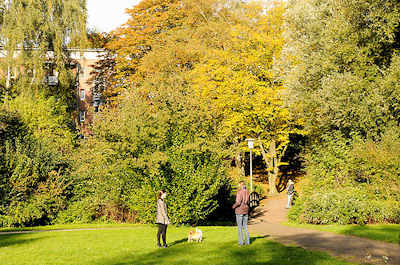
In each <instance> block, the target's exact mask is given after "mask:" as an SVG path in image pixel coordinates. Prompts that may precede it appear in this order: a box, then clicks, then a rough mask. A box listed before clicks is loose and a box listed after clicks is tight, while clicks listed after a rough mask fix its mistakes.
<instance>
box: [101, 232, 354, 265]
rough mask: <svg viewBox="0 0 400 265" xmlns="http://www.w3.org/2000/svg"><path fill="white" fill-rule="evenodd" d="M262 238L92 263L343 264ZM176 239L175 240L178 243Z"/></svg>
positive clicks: (175, 247)
mask: <svg viewBox="0 0 400 265" xmlns="http://www.w3.org/2000/svg"><path fill="white" fill-rule="evenodd" d="M265 237H266V236H263V237H252V238H251V242H252V243H251V244H250V245H249V246H241V247H239V246H238V245H237V242H236V241H232V242H229V243H223V244H219V243H216V242H210V243H207V242H203V243H200V244H196V243H195V244H193V243H177V244H173V245H171V246H170V247H168V248H166V249H156V250H154V251H151V252H148V253H146V254H142V255H140V254H139V255H135V254H134V253H132V254H131V255H128V256H124V257H113V258H108V259H102V260H97V261H94V262H93V264H104V265H106V264H107V265H122V264H154V265H155V264H185V265H186V264H213V265H216V264H232V265H235V264H254V265H259V264H260V265H261V264H264V265H265V264H267V265H268V264H270V265H302V264H308V265H322V264H326V265H328V264H329V265H336V264H337V265H343V264H347V263H346V262H343V261H338V260H335V259H333V258H332V257H330V256H329V255H327V254H324V253H320V252H310V251H306V250H304V249H302V248H299V247H286V246H283V245H281V244H279V243H276V242H273V241H269V240H266V239H265ZM179 241H180V240H178V242H179Z"/></svg>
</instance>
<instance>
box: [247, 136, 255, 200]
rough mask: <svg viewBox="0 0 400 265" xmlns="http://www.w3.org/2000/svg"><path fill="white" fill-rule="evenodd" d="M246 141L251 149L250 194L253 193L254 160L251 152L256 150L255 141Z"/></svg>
mask: <svg viewBox="0 0 400 265" xmlns="http://www.w3.org/2000/svg"><path fill="white" fill-rule="evenodd" d="M246 141H247V145H248V147H249V149H250V192H253V158H252V154H251V151H252V150H253V148H254V139H246Z"/></svg>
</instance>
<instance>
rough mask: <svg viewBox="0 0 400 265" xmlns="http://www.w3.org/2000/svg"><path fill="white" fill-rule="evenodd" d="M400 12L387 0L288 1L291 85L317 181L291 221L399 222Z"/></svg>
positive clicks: (294, 108)
mask: <svg viewBox="0 0 400 265" xmlns="http://www.w3.org/2000/svg"><path fill="white" fill-rule="evenodd" d="M399 9H400V3H399V2H398V1H383V0H382V1H381V0H378V1H370V0H348V1H340V0H325V1H316V0H308V1H290V2H289V5H288V11H287V13H286V17H287V21H286V27H285V28H286V35H287V38H288V41H287V45H286V47H285V48H284V52H283V54H284V56H282V58H284V59H285V60H283V62H284V63H283V65H284V67H283V69H284V71H285V75H284V79H285V83H286V85H287V87H288V88H289V91H290V94H291V95H292V97H291V109H292V111H293V112H296V113H297V115H299V116H300V117H302V118H303V119H304V126H305V128H306V129H307V131H308V132H309V135H308V145H307V146H306V152H305V157H306V162H307V177H308V178H309V180H310V181H309V182H308V185H307V187H306V188H305V189H304V193H303V194H301V195H300V198H299V200H298V201H297V203H296V205H295V207H294V209H293V211H292V217H293V218H292V219H295V220H297V221H301V222H311V223H332V222H338V223H368V222H372V223H374V222H394V223H398V222H399V218H398V216H399V215H398V209H399V205H400V198H399V196H398V187H399V185H400V178H399V177H398V168H399V167H398V160H397V159H395V158H394V157H398V150H399V149H398V144H399V143H398V142H399V139H398V135H399V123H398V117H399V115H398V106H399V95H400V94H399V93H400V90H399V86H398V81H399V75H398V73H399V72H398V66H399V55H398V48H399V47H400V34H399V30H398V29H399V27H400V23H399V21H400V20H399V18H400V13H399ZM383 168H385V169H384V170H383ZM349 202H351V203H349ZM350 205H351V206H350ZM315 209H319V210H318V211H315ZM350 209H356V210H350Z"/></svg>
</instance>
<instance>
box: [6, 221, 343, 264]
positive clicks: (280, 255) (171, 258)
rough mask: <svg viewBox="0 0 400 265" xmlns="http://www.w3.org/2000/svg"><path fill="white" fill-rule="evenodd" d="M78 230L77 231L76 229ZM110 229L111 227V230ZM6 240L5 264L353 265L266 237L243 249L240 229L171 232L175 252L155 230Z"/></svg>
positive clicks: (43, 234)
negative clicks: (193, 237) (194, 235)
mask: <svg viewBox="0 0 400 265" xmlns="http://www.w3.org/2000/svg"><path fill="white" fill-rule="evenodd" d="M75 228H77V227H75ZM108 228H110V227H108ZM113 228H115V229H112V230H110V229H108V230H91V231H78V230H77V231H69V232H63V231H54V232H40V233H29V234H12V235H10V234H9V235H0V261H1V264H21V265H22V264H31V265H34V264H213V265H214V264H274V265H278V264H285V265H290V264H299V265H300V264H309V265H328V264H329V265H335V264H338V265H339V264H340V265H343V264H350V263H346V262H344V261H340V260H337V259H334V258H332V257H331V256H329V255H327V254H325V253H320V252H310V251H306V250H304V249H302V248H299V247H286V246H283V245H281V244H279V243H276V242H273V241H270V240H268V239H267V238H264V237H252V238H251V241H252V244H251V245H250V246H243V247H239V246H237V230H236V228H235V227H202V230H203V233H204V237H205V238H204V242H203V243H200V244H198V243H187V242H186V240H187V233H188V231H189V228H187V227H168V231H167V239H168V243H169V245H170V247H168V248H166V249H157V248H155V245H156V242H155V234H156V227H155V226H131V227H117V226H115V225H114V226H113Z"/></svg>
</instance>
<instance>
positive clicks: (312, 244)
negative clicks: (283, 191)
mask: <svg viewBox="0 0 400 265" xmlns="http://www.w3.org/2000/svg"><path fill="white" fill-rule="evenodd" d="M286 203H287V198H286V196H280V197H275V198H270V199H268V200H265V201H263V202H262V205H261V206H259V207H258V208H257V209H256V211H255V212H254V213H253V214H252V216H253V218H251V221H250V222H249V230H250V232H254V233H257V234H260V235H265V236H268V237H270V238H272V239H273V240H275V241H278V242H280V243H283V244H285V245H291V244H295V245H296V246H299V247H303V248H305V249H307V250H317V251H324V252H328V253H329V254H330V255H332V256H335V257H338V258H341V259H344V260H347V261H351V262H356V263H361V264H366V263H367V264H379V265H380V264H390V265H400V245H396V244H391V243H386V242H381V241H376V240H371V239H367V238H361V237H356V236H348V235H339V234H334V233H331V232H322V231H316V230H311V229H305V228H297V227H289V226H285V225H282V223H283V222H286V221H287V212H288V210H287V209H285V206H286Z"/></svg>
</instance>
